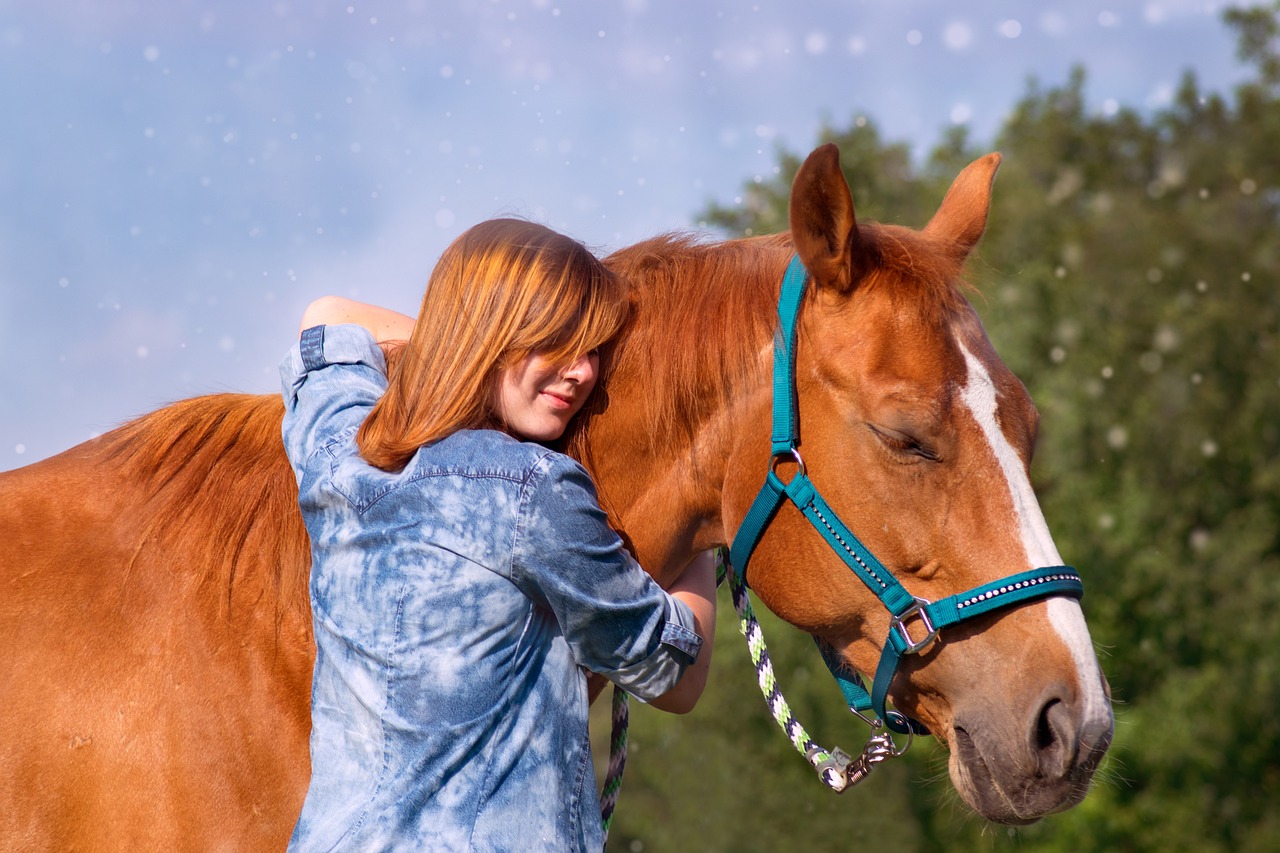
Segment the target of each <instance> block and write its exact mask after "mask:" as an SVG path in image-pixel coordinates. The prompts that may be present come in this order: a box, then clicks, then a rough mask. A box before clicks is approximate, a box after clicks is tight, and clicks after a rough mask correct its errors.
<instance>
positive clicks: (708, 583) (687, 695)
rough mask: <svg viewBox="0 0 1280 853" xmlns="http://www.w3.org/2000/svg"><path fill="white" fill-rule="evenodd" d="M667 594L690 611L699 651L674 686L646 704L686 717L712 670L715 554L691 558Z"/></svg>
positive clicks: (701, 554) (703, 553)
mask: <svg viewBox="0 0 1280 853" xmlns="http://www.w3.org/2000/svg"><path fill="white" fill-rule="evenodd" d="M667 592H669V593H671V594H672V595H673V596H674V597H676V598H677V599H679V600H680V601H683V602H684V603H685V604H687V605H688V606H689V609H690V610H692V611H693V621H694V625H695V630H696V631H697V632H698V636H700V637H702V648H701V650H699V652H698V659H697V660H696V661H694V662H693V663H691V664H689V666H688V667H686V668H685V671H684V675H682V676H680V680H679V681H677V682H676V686H675V687H672V688H671V689H670V690H668V691H667V692H666V693H664V694H662V695H661V696H659V697H658V698H657V699H654V700H653V701H652V702H650V703H649V704H650V705H652V706H653V707H655V708H657V709H658V710H660V711H668V712H670V713H672V714H687V713H689V712H690V711H692V710H693V706H694V705H696V704H697V703H698V699H699V698H700V697H701V696H702V690H703V688H704V687H706V686H707V672H708V671H709V670H710V669H711V647H712V645H713V644H714V642H715V636H716V558H715V552H714V551H703V552H702V553H700V554H699V555H698V556H696V557H694V558H693V560H692V561H691V562H690V563H689V565H688V566H687V567H686V568H685V570H684V572H683V573H682V574H681V575H680V579H679V580H677V581H676V582H675V583H674V584H672V585H671V588H670V589H668V590H667Z"/></svg>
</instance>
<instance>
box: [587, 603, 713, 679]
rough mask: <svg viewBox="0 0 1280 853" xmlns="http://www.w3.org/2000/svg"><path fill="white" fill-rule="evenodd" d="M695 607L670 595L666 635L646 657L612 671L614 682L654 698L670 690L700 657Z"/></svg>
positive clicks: (664, 626) (665, 625) (699, 639)
mask: <svg viewBox="0 0 1280 853" xmlns="http://www.w3.org/2000/svg"><path fill="white" fill-rule="evenodd" d="M694 624H695V623H694V621H693V611H692V610H690V609H689V606H688V605H687V604H685V603H684V602H682V601H680V600H679V599H677V598H675V597H674V596H671V595H667V613H666V619H665V621H664V622H663V626H662V639H661V641H660V642H659V643H658V646H657V648H656V649H654V651H653V652H652V653H651V654H650V655H649V656H648V657H647V658H645V659H644V660H642V661H639V662H638V663H634V664H632V665H631V666H628V667H624V668H623V669H620V670H616V671H615V672H613V673H611V674H608V678H609V680H610V681H612V682H613V683H614V684H616V685H618V686H619V687H621V688H622V689H623V690H625V691H627V692H628V693H630V694H631V695H632V696H634V697H636V698H637V699H639V700H640V701H641V702H651V701H653V700H654V699H656V698H657V697H659V696H661V695H662V694H664V693H666V692H667V691H668V690H670V689H671V688H672V687H675V685H676V682H678V681H679V680H680V676H682V675H683V674H684V670H685V668H686V667H687V666H689V664H691V663H693V662H694V661H695V660H697V659H698V652H699V651H700V650H701V649H702V637H700V636H699V635H698V633H697V632H696V631H695V630H694Z"/></svg>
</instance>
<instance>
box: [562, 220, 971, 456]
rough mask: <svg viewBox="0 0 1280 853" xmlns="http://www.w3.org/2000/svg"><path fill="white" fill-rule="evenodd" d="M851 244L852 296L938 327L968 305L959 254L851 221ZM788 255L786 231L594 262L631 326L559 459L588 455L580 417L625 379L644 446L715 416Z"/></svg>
mask: <svg viewBox="0 0 1280 853" xmlns="http://www.w3.org/2000/svg"><path fill="white" fill-rule="evenodd" d="M858 237H859V247H860V251H861V252H862V253H863V257H864V261H865V265H864V270H865V272H864V275H863V277H862V278H861V279H860V280H859V281H858V282H857V283H856V289H859V290H863V291H864V292H867V293H870V292H873V291H881V290H883V291H887V293H888V295H889V297H890V298H891V299H893V300H894V301H895V302H903V303H906V302H909V303H911V306H912V308H913V310H914V311H915V312H916V316H919V317H920V318H921V319H922V320H923V321H924V322H926V323H929V324H933V325H938V326H941V325H942V324H944V323H946V322H949V320H950V318H952V317H953V316H954V315H955V313H956V312H957V311H958V310H960V309H961V308H962V306H964V305H966V304H967V302H966V300H965V297H964V293H963V288H965V287H967V285H966V284H964V283H963V282H962V281H961V280H960V278H959V274H960V270H961V267H962V266H963V263H964V258H965V252H964V251H963V250H962V249H961V248H960V247H958V246H956V245H955V244H953V243H951V242H950V241H948V240H945V239H941V238H938V237H935V236H932V235H928V234H925V233H923V232H920V231H915V230H912V229H910V228H904V227H899V226H893V225H879V224H877V223H873V222H865V223H859V225H858ZM793 252H794V248H793V245H792V242H791V236H790V234H787V233H783V234H774V235H770V236H766V237H753V238H746V239H737V240H726V241H709V240H707V239H705V238H703V237H699V236H697V235H691V234H687V233H673V234H665V235H661V236H658V237H654V238H652V239H649V240H645V241H643V242H640V243H637V244H635V245H633V246H629V247H627V248H624V249H620V250H618V251H617V252H615V253H613V254H612V255H610V256H609V257H608V258H607V259H606V260H605V263H606V264H607V265H608V266H609V267H610V269H612V270H613V271H614V272H616V273H618V274H620V275H622V276H624V277H625V278H627V279H628V280H629V281H630V283H631V286H632V303H633V317H632V320H631V322H629V323H628V324H627V326H626V327H625V328H624V330H623V332H622V333H621V334H620V335H619V337H618V339H617V340H616V341H615V342H614V344H613V345H612V346H611V347H610V348H609V349H608V350H607V351H606V353H605V355H606V366H605V368H604V373H603V376H602V380H603V381H602V383H601V384H602V387H603V388H604V389H605V391H604V393H603V394H602V393H601V392H600V391H599V390H597V392H596V395H594V397H593V399H592V401H591V402H590V403H589V404H588V409H587V411H586V412H585V413H584V414H585V416H584V417H580V418H578V419H577V423H576V424H575V429H574V430H573V432H572V433H571V434H570V435H569V436H567V438H566V440H565V442H564V446H565V447H566V448H567V449H568V452H570V453H572V454H573V455H575V456H578V457H579V458H582V454H583V453H586V452H588V441H587V434H588V433H589V431H590V422H591V419H592V417H593V415H594V414H596V413H598V412H599V411H600V410H602V409H603V408H604V407H605V406H607V405H608V388H609V387H610V383H611V382H613V381H614V377H617V379H618V380H624V379H625V380H626V381H628V387H627V391H628V400H629V401H630V402H631V403H632V405H635V406H637V407H638V408H639V410H640V411H642V412H643V413H644V418H645V422H646V423H647V424H648V425H649V426H650V429H649V431H648V434H649V436H650V439H651V441H652V442H655V443H657V442H668V441H671V440H674V439H679V438H687V437H689V436H690V435H692V433H693V432H694V431H695V429H696V428H697V426H698V425H699V424H701V423H703V422H704V421H705V419H706V418H707V417H709V416H710V415H711V414H712V413H714V412H716V411H723V410H725V409H726V408H727V407H728V406H729V405H730V404H731V396H732V394H733V391H734V389H735V388H740V387H742V383H743V381H744V380H747V379H749V378H750V377H751V376H752V375H753V374H754V373H755V372H756V371H758V370H759V369H760V366H761V364H762V359H761V352H762V351H763V349H764V348H765V347H766V345H769V341H770V337H771V336H772V335H773V334H775V333H776V331H777V328H778V317H777V296H778V290H779V286H780V284H781V281H782V275H783V272H784V270H785V268H786V265H787V263H788V262H789V261H790V258H791V255H792V253H793ZM810 297H811V291H809V292H807V293H806V295H805V299H806V301H807V300H808V299H809V298H810ZM904 316H905V314H904Z"/></svg>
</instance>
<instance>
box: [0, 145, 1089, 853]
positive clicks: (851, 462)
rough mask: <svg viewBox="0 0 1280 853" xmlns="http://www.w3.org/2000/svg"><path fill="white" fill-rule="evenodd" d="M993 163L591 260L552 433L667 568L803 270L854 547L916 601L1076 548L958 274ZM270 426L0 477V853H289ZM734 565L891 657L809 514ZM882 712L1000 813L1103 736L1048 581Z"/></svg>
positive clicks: (276, 478) (801, 367) (283, 556)
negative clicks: (597, 374) (585, 371)
mask: <svg viewBox="0 0 1280 853" xmlns="http://www.w3.org/2000/svg"><path fill="white" fill-rule="evenodd" d="M998 164H999V155H997V154H992V155H988V156H986V157H984V158H982V159H980V160H977V161H975V162H974V163H972V164H971V165H969V166H968V167H966V168H965V169H964V170H963V171H962V172H961V173H960V174H959V176H958V177H957V178H956V179H955V181H954V183H953V184H952V186H951V188H950V189H949V190H948V192H947V193H946V195H945V197H944V199H943V201H942V203H941V205H940V207H939V208H938V210H937V212H936V213H935V214H934V216H933V217H932V218H931V219H930V220H929V222H928V223H927V225H925V226H924V228H923V229H921V230H913V229H910V228H907V227H903V226H897V225H885V224H877V223H873V222H866V221H861V222H860V221H859V220H858V219H857V217H856V215H855V212H854V206H853V200H852V198H851V194H850V191H849V186H848V184H847V182H846V181H845V178H844V176H843V173H842V172H841V169H840V162H839V153H838V150H837V149H836V148H835V146H833V145H826V146H823V147H820V148H818V149H817V150H815V151H814V152H813V153H812V154H810V155H809V157H808V158H807V159H806V160H805V162H804V163H803V165H802V166H801V168H800V170H799V172H798V173H797V175H796V177H795V180H794V183H793V186H792V196H791V206H790V230H789V232H786V233H781V234H775V235H769V236H761V237H748V238H743V239H731V240H724V241H712V240H708V239H706V238H697V237H693V236H689V235H665V236H662V237H657V238H653V239H650V240H646V241H644V242H641V243H639V244H636V245H633V246H630V247H627V248H624V249H621V250H619V251H617V252H616V253H614V254H613V255H611V256H610V257H609V258H608V259H607V264H608V265H609V267H610V268H612V269H613V270H615V271H616V272H617V273H619V274H620V275H622V276H624V277H626V278H627V279H628V280H629V281H630V282H631V284H632V296H631V299H632V303H633V305H632V308H633V312H632V320H631V321H630V323H629V325H628V326H627V328H626V329H625V330H624V331H623V332H622V334H621V335H620V336H619V338H618V339H617V340H616V341H615V342H614V343H613V344H611V345H610V347H609V348H608V350H607V351H606V352H605V353H604V359H605V361H606V363H607V365H608V372H607V378H606V380H605V381H604V382H603V383H602V385H601V387H600V389H599V390H598V391H597V393H596V395H595V397H594V399H593V400H592V401H591V403H590V405H589V408H588V409H587V410H585V411H584V412H583V414H582V415H581V416H580V417H579V419H578V421H577V423H576V424H575V426H574V427H573V429H572V432H571V434H570V435H569V436H568V437H567V439H566V440H565V444H564V449H565V450H566V451H567V452H569V453H571V454H572V455H574V456H575V457H576V458H578V459H579V460H581V461H582V462H583V464H584V465H585V466H586V467H587V468H588V470H589V471H590V472H591V474H592V476H593V478H594V480H595V482H596V484H597V487H598V491H599V494H600V499H601V504H602V506H603V507H604V508H605V510H606V511H607V513H608V515H609V518H610V521H611V523H612V524H613V525H614V526H615V527H616V529H618V530H619V531H620V532H621V533H622V535H623V537H624V541H625V542H626V544H627V546H628V547H629V548H630V549H631V551H632V553H633V554H634V555H635V556H636V557H637V558H638V560H639V561H640V563H641V565H643V566H645V567H646V568H647V569H648V570H649V571H650V573H651V574H653V575H654V577H655V578H657V579H658V580H659V581H660V582H665V583H669V582H670V581H671V580H672V579H673V578H674V577H675V576H676V574H677V573H678V572H679V570H680V567H682V566H683V565H685V564H686V563H687V562H688V561H689V559H691V557H692V556H693V555H694V554H696V553H698V552H700V551H702V550H704V549H707V548H712V547H717V546H723V545H726V544H727V543H729V542H730V541H731V540H732V539H733V535H734V532H735V531H736V530H737V529H738V528H739V526H740V525H741V524H742V523H743V519H744V517H745V516H746V515H747V513H748V511H749V507H750V504H751V502H752V499H753V495H754V494H755V493H756V491H757V490H758V489H759V487H760V481H761V478H762V474H763V472H765V471H767V470H769V467H770V465H771V464H772V465H776V463H777V460H776V459H771V455H770V435H769V433H770V425H769V416H770V406H771V400H772V388H771V383H770V378H769V369H770V364H771V359H772V354H773V352H774V347H775V341H776V340H777V337H776V336H777V334H778V319H777V314H776V312H775V308H774V304H775V301H776V299H777V296H778V293H779V287H780V286H779V281H780V280H781V279H782V277H783V273H784V270H786V269H787V268H788V264H789V262H790V260H791V258H792V257H793V255H794V256H798V257H799V258H800V260H801V261H802V262H803V264H804V266H805V268H806V269H807V270H808V274H809V285H808V287H807V289H806V291H805V292H804V296H803V301H802V303H801V306H800V313H799V317H798V320H797V321H796V330H795V338H796V344H795V348H796V349H795V352H796V354H795V367H794V373H795V377H794V383H795V409H796V412H797V413H798V418H799V424H800V427H801V436H802V444H801V445H800V451H801V452H803V454H804V462H805V463H806V464H807V466H808V470H809V476H810V478H811V479H812V480H813V482H814V484H815V485H816V486H817V487H818V488H820V489H821V491H822V493H823V494H824V495H826V497H827V500H828V501H829V503H830V504H831V505H832V506H833V507H835V508H836V509H837V510H838V511H839V513H840V515H841V516H842V517H843V518H845V519H847V520H848V521H849V524H850V527H851V528H852V529H854V530H856V531H857V534H858V536H859V537H860V538H861V539H862V541H863V542H864V543H865V544H866V546H867V547H868V548H870V550H871V551H872V552H874V554H875V555H877V556H878V557H879V559H880V560H881V561H882V562H883V564H884V566H885V567H887V568H888V569H889V570H890V571H892V572H893V573H894V575H896V577H897V578H899V579H900V581H901V583H902V584H903V585H905V586H906V587H907V588H908V589H909V590H910V592H911V595H913V596H917V597H919V598H921V599H925V600H931V601H932V600H937V599H941V598H944V597H946V596H949V595H953V594H955V593H956V592H958V591H960V590H965V589H969V588H972V587H974V586H976V585H981V584H985V583H989V582H991V581H993V580H994V579H995V578H998V577H1002V576H1004V575H1007V574H1009V573H1011V572H1017V571H1023V570H1027V569H1034V568H1037V567H1042V566H1052V565H1057V564H1058V563H1060V562H1061V559H1060V557H1059V556H1058V553H1057V550H1056V547H1055V545H1054V543H1053V539H1052V537H1051V535H1050V533H1049V530H1048V527H1047V525H1046V523H1045V520H1044V517H1043V514H1042V513H1041V511H1040V509H1039V505H1038V503H1037V501H1036V498H1035V494H1034V492H1033V490H1032V486H1031V482H1030V475H1029V470H1030V459H1031V454H1032V450H1033V447H1034V444H1035V438H1036V431H1037V427H1038V415H1037V413H1036V410H1035V408H1034V406H1033V404H1032V401H1031V399H1030V397H1029V395H1028V393H1027V391H1026V390H1025V388H1024V387H1023V385H1022V384H1021V383H1020V382H1019V380H1018V379H1017V378H1016V377H1015V376H1014V375H1013V374H1012V373H1011V372H1010V370H1009V369H1008V368H1007V367H1006V366H1005V365H1004V364H1003V363H1002V362H1001V361H1000V359H999V357H998V356H997V354H996V353H995V351H994V349H993V347H992V345H991V343H990V341H989V340H988V338H987V335H986V333H985V331H984V329H983V327H982V325H981V323H980V321H979V319H978V316H977V313H976V312H975V310H974V309H973V307H972V305H971V304H970V303H969V301H968V299H967V298H966V296H965V292H964V289H963V288H964V286H963V281H962V277H961V275H962V267H963V265H964V263H965V260H966V258H967V257H968V256H969V254H970V253H971V252H972V250H973V249H974V247H975V245H976V244H977V243H978V241H979V238H980V237H981V236H982V233H983V231H984V230H985V228H986V220H987V215H988V210H989V206H990V198H991V192H992V185H993V183H994V177H995V173H996V170H997V167H998ZM282 412H283V409H282V405H281V403H280V401H279V399H278V398H277V397H274V396H270V395H234V394H221V395H211V396H207V397H201V398H195V399H190V400H185V401H182V402H178V403H176V404H173V405H171V406H169V407H167V408H164V409H160V410H158V411H155V412H153V413H151V414H148V415H145V416H143V417H141V418H139V419H137V420H135V421H133V422H131V423H127V424H125V425H123V426H121V427H118V428H117V429H115V430H113V431H111V432H108V433H106V434H104V435H102V436H99V437H97V438H95V439H92V440H90V441H88V442H86V443H84V444H81V445H79V446H77V447H74V448H72V449H70V450H68V451H66V452H64V453H61V454H59V455H56V456H53V457H50V458H48V459H45V460H43V461H40V462H36V463H34V464H32V465H29V466H27V467H24V468H20V469H16V470H13V471H9V472H6V473H3V474H0V543H3V545H2V546H0V547H2V548H3V550H2V551H0V626H2V627H0V660H2V661H3V665H2V666H0V707H3V713H0V846H3V847H5V848H6V849H26V850H37V849H59V850H66V849H79V848H90V849H98V850H107V849H124V848H137V847H147V848H180V849H207V850H221V849H237V850H267V849H273V848H276V849H278V848H282V847H283V846H284V845H285V842H286V841H287V839H288V837H289V834H290V831H291V828H292V825H293V823H294V820H295V819H296V817H297V815H298V812H299V810H300V808H301V804H302V798H303V795H304V793H305V791H306V787H307V781H308V777H309V772H310V766H309V756H308V743H307V740H308V734H309V694H310V678H311V668H312V662H313V657H314V647H313V641H312V634H311V627H310V611H309V607H308V599H307V595H308V594H307V578H308V571H309V546H308V541H307V537H306V533H305V531H304V529H303V525H302V521H301V518H300V516H299V513H298V509H297V505H296V494H297V492H296V485H295V483H294V480H293V475H292V473H291V471H290V469H289V466H288V463H287V461H286V459H285V456H284V451H283V448H282V445H281V441H280V420H281V416H282ZM797 456H798V454H797ZM746 579H747V581H749V583H750V585H751V587H752V589H753V591H754V592H755V594H756V595H757V596H758V598H759V599H760V600H761V601H762V602H763V603H764V604H765V605H766V606H768V607H769V608H770V609H771V610H772V611H773V612H774V613H776V614H777V615H778V616H780V617H781V618H782V619H784V620H786V621H788V622H790V623H791V624H793V625H795V626H797V627H798V628H800V629H801V630H803V631H806V632H808V633H810V634H812V635H813V636H814V637H816V638H817V639H818V640H819V641H820V642H821V644H822V645H823V646H824V647H825V648H826V649H828V650H829V653H830V654H831V655H833V656H835V657H836V658H837V659H838V660H839V661H841V662H843V664H845V665H847V666H849V667H852V668H854V669H857V670H858V671H861V672H871V671H873V670H874V668H875V665H876V661H877V659H878V657H879V655H880V646H881V640H882V638H883V637H884V636H885V635H886V631H888V630H889V627H890V616H889V614H888V613H886V612H885V611H884V610H883V608H882V607H881V606H880V603H879V601H878V600H877V599H876V597H875V596H874V595H873V594H872V593H871V592H870V591H869V590H868V589H867V588H866V586H865V585H863V584H862V583H860V582H859V580H858V579H857V578H856V577H855V576H854V575H853V574H852V573H851V572H850V571H849V570H848V568H846V566H845V564H844V563H843V562H842V561H841V560H840V559H838V558H837V555H835V554H834V553H833V552H832V551H831V550H830V549H829V548H828V547H827V546H826V544H825V543H824V542H823V541H822V539H821V537H819V536H818V535H817V534H816V533H815V532H814V530H813V529H812V528H811V527H809V526H808V525H807V523H806V522H805V520H804V519H803V518H802V517H801V514H800V513H799V512H797V511H795V509H793V508H792V507H789V506H783V507H781V508H780V509H778V511H777V512H776V514H775V516H774V517H773V518H772V520H771V521H770V523H769V525H768V526H767V528H765V529H764V530H763V533H762V534H761V535H760V538H759V542H758V544H757V546H756V548H755V551H754V554H753V556H752V557H751V561H750V564H749V567H748V570H747V578H746ZM889 698H890V700H891V701H892V703H893V705H894V706H895V707H896V708H897V709H899V710H900V711H902V712H903V713H905V714H909V715H910V716H911V717H912V718H914V719H915V720H918V721H919V722H920V724H921V725H923V726H924V727H926V728H927V729H928V731H929V732H930V733H932V734H933V735H934V736H936V737H937V738H939V739H940V741H941V742H942V743H943V744H945V746H946V747H947V748H948V750H949V758H948V766H949V772H950V777H951V780H952V783H953V784H954V786H955V788H956V790H957V791H958V792H959V794H960V796H961V797H962V798H963V800H964V801H966V802H967V803H968V804H969V805H970V806H971V807H972V808H973V809H974V810H975V811H977V812H978V813H979V814H981V815H983V816H984V817H986V818H988V819H989V820H992V821H996V822H1000V823H1007V824H1022V823H1028V822H1032V821H1035V820H1038V819H1040V818H1041V817H1043V816H1045V815H1048V814H1050V813H1053V812H1056V811H1060V810H1063V809H1066V808H1069V807H1071V806H1073V805H1075V804H1076V803H1078V802H1079V801H1080V800H1081V799H1082V798H1083V797H1084V795H1085V793H1086V791H1087V789H1088V787H1089V784H1090V781H1091V778H1092V776H1093V774H1094V771H1095V770H1096V768H1097V767H1098V764H1099V762H1100V760H1101V758H1102V756H1103V754H1104V753H1105V752H1106V750H1107V748H1108V745H1109V742H1110V739H1111V736H1112V731H1113V716H1112V711H1111V706H1110V695H1109V688H1108V686H1107V683H1106V680H1105V677H1104V676H1103V675H1102V673H1101V670H1100V668H1099V666H1098V663H1097V659H1096V657H1095V655H1094V651H1093V648H1092V644H1091V641H1090V638H1089V634H1088V629H1087V626H1086V624H1085V621H1084V617H1083V613H1082V611H1081V609H1080V607H1079V605H1078V604H1077V602H1076V601H1075V600H1074V599H1071V598H1067V597H1061V596H1055V597H1049V598H1045V599H1042V600H1038V601H1035V602H1031V603H1028V604H1026V605H1025V606H1019V607H1017V608H1016V609H1009V610H1004V611H1001V612H998V613H992V614H989V615H986V616H982V617H980V618H978V619H975V620H972V621H969V622H966V623H964V624H962V625H957V626H954V627H953V628H951V629H949V630H948V632H946V633H944V634H942V635H941V636H939V638H938V640H937V641H936V642H934V643H933V644H932V645H930V646H929V648H927V649H925V650H922V651H921V652H920V653H919V654H916V655H910V656H908V657H904V658H903V661H902V665H901V668H900V670H899V671H898V674H897V676H896V677H895V678H894V679H893V681H892V684H891V687H890V689H889Z"/></svg>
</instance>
